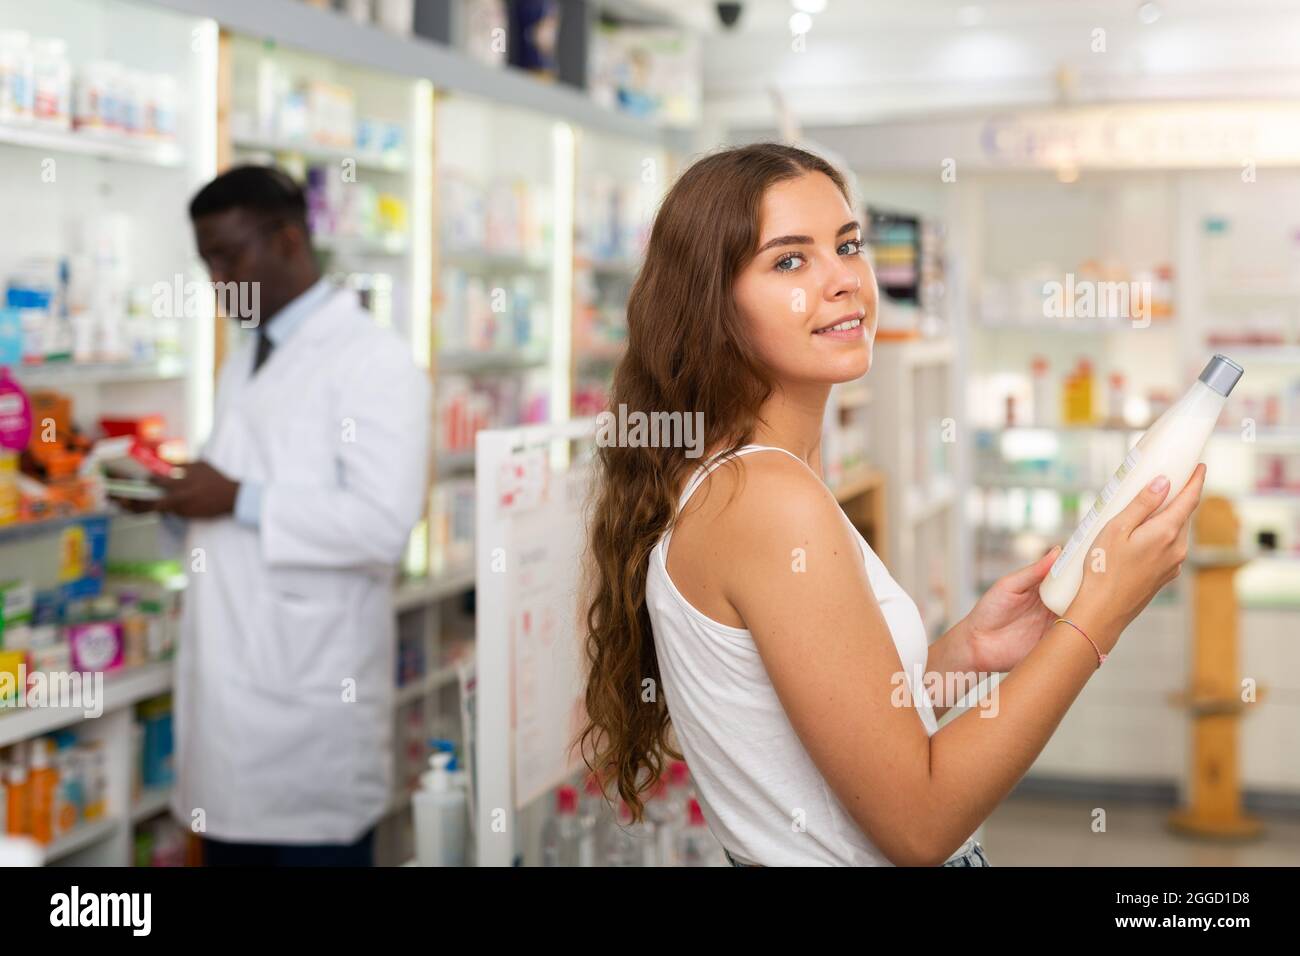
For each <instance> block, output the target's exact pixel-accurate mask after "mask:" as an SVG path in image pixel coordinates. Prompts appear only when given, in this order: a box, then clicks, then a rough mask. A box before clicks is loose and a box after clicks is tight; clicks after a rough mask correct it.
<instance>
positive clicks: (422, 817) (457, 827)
mask: <svg viewBox="0 0 1300 956" xmlns="http://www.w3.org/2000/svg"><path fill="white" fill-rule="evenodd" d="M452 759H453V758H452V755H451V754H450V753H447V752H445V751H444V752H442V753H436V754H433V755H432V756H431V757H430V758H429V766H430V769H429V770H428V772H426V773H424V774H423V775H421V777H420V789H419V790H417V791H416V792H415V794H414V795H413V796H412V797H411V805H412V808H413V815H414V817H415V861H416V863H417V864H418V865H419V866H464V865H465V845H466V838H467V835H468V830H469V818H468V815H467V803H466V797H465V789H464V788H463V787H461V786H458V785H457V783H456V781H455V780H454V779H453V776H454V775H453V774H452V773H451V772H450V769H449V768H450V765H451V761H452Z"/></svg>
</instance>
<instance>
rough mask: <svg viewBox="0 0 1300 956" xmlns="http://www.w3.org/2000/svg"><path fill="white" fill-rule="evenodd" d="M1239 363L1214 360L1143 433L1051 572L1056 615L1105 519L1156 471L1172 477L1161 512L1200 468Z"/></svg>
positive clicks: (1049, 599)
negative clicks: (1203, 451)
mask: <svg viewBox="0 0 1300 956" xmlns="http://www.w3.org/2000/svg"><path fill="white" fill-rule="evenodd" d="M1242 374H1243V372H1242V368H1241V366H1240V365H1238V364H1237V363H1236V362H1234V361H1232V359H1230V358H1228V357H1226V356H1224V355H1215V356H1214V358H1212V359H1210V362H1209V364H1208V365H1206V366H1205V370H1204V371H1202V372H1201V375H1200V378H1199V379H1197V381H1195V382H1193V383H1192V387H1191V388H1189V389H1188V390H1187V392H1186V393H1185V394H1184V395H1183V397H1182V398H1180V399H1179V400H1178V401H1177V402H1175V403H1174V404H1173V405H1171V406H1170V407H1169V408H1168V409H1167V410H1166V411H1165V412H1164V413H1163V414H1162V415H1161V416H1160V417H1159V418H1157V419H1156V420H1155V423H1154V424H1152V426H1151V427H1150V428H1148V429H1147V430H1146V432H1145V433H1144V434H1143V435H1142V437H1141V438H1140V439H1138V442H1137V444H1136V445H1134V446H1133V448H1132V450H1131V451H1130V452H1129V453H1128V455H1127V457H1125V459H1124V461H1123V463H1122V464H1121V465H1120V466H1119V469H1118V470H1117V471H1116V472H1115V474H1114V475H1113V476H1112V477H1111V479H1110V481H1108V482H1107V483H1106V487H1105V488H1103V489H1102V491H1101V494H1099V495H1098V496H1097V500H1096V502H1095V503H1094V504H1093V506H1092V509H1091V510H1090V511H1089V512H1088V514H1087V515H1086V516H1084V519H1083V520H1082V521H1081V522H1079V527H1078V528H1076V529H1075V532H1074V534H1073V535H1071V536H1070V540H1069V541H1068V542H1066V545H1065V547H1064V548H1063V549H1062V551H1061V554H1060V556H1059V557H1058V558H1057V559H1056V561H1055V563H1053V564H1052V569H1051V571H1049V572H1048V574H1047V577H1046V578H1044V579H1043V583H1042V584H1041V585H1040V586H1039V588H1038V593H1039V596H1040V597H1041V598H1042V599H1043V603H1044V604H1046V605H1047V606H1048V608H1050V609H1051V611H1052V613H1054V614H1064V613H1065V609H1066V608H1068V607H1069V606H1070V602H1071V601H1073V600H1074V596H1075V594H1077V593H1078V591H1079V586H1080V585H1081V584H1082V583H1083V568H1084V562H1085V561H1087V560H1088V559H1089V552H1090V549H1091V547H1092V542H1093V539H1095V538H1096V537H1097V534H1098V532H1100V531H1101V529H1102V528H1103V527H1105V525H1106V522H1108V521H1110V519H1111V518H1113V517H1115V515H1117V514H1118V513H1119V512H1121V511H1123V510H1124V508H1125V507H1126V506H1127V505H1128V503H1129V502H1130V501H1132V500H1133V498H1134V496H1135V495H1137V493H1138V492H1139V491H1141V490H1142V489H1143V488H1144V487H1146V485H1147V484H1148V483H1150V482H1151V480H1152V479H1154V478H1155V477H1156V476H1157V475H1164V476H1165V477H1166V478H1168V479H1169V492H1168V494H1167V495H1166V496H1165V500H1164V502H1163V503H1162V504H1161V506H1160V508H1158V509H1157V511H1161V510H1163V509H1164V508H1165V507H1167V506H1168V505H1169V502H1171V501H1173V500H1174V498H1175V497H1176V496H1177V494H1178V492H1180V491H1181V490H1182V488H1183V485H1185V484H1187V479H1188V478H1190V477H1191V476H1192V472H1193V471H1195V470H1196V463H1197V461H1199V459H1200V457H1201V451H1202V450H1203V449H1204V448H1205V443H1206V441H1208V440H1209V437H1210V433H1211V432H1212V431H1213V430H1214V425H1215V422H1217V421H1218V420H1219V413H1220V412H1222V411H1223V404H1224V401H1225V400H1226V399H1227V397H1228V395H1229V394H1230V393H1231V392H1232V389H1233V386H1235V385H1236V384H1237V381H1238V380H1239V379H1240V378H1241V376H1242Z"/></svg>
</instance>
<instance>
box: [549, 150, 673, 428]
mask: <svg viewBox="0 0 1300 956" xmlns="http://www.w3.org/2000/svg"><path fill="white" fill-rule="evenodd" d="M668 172H669V170H668V158H667V155H666V154H665V151H664V150H663V148H662V147H661V146H659V145H658V144H656V143H654V142H646V141H638V140H632V139H627V138H625V137H614V136H611V135H609V134H602V133H596V132H590V131H586V130H579V131H578V137H577V158H576V178H577V181H578V182H580V183H582V185H583V188H582V190H581V192H580V193H579V194H578V200H579V201H578V203H577V207H576V209H575V214H574V258H573V292H574V295H573V298H574V305H573V333H572V341H573V359H572V363H571V364H572V371H571V385H570V391H571V395H572V398H571V412H572V415H573V416H574V417H575V418H582V417H587V416H592V415H596V414H598V413H599V412H600V411H601V410H602V409H604V408H605V407H606V405H607V403H608V399H609V395H608V387H609V383H610V378H611V376H612V375H613V371H614V367H615V366H616V365H617V364H618V361H619V359H621V358H622V356H623V352H624V351H625V350H626V347H627V299H628V296H629V295H630V294H631V291H632V285H633V283H634V282H635V281H636V276H637V272H638V271H639V270H640V268H641V261H642V258H643V256H644V254H645V245H646V243H647V242H648V241H649V238H650V226H651V224H652V222H653V221H654V213H655V209H656V208H657V206H658V203H659V201H660V199H661V198H662V197H663V194H664V191H665V189H666V182H667V176H668Z"/></svg>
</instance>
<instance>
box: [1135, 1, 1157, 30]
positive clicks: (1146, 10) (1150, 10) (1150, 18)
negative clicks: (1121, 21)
mask: <svg viewBox="0 0 1300 956" xmlns="http://www.w3.org/2000/svg"><path fill="white" fill-rule="evenodd" d="M1161 12H1162V11H1161V10H1160V4H1158V3H1155V2H1154V0H1147V2H1146V3H1143V4H1140V5H1139V6H1138V19H1139V20H1141V21H1142V22H1143V23H1145V24H1147V25H1148V26H1149V25H1150V24H1152V23H1155V22H1156V21H1157V20H1159V19H1160V14H1161Z"/></svg>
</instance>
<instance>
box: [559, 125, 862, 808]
mask: <svg viewBox="0 0 1300 956" xmlns="http://www.w3.org/2000/svg"><path fill="white" fill-rule="evenodd" d="M811 172H819V173H824V174H825V175H826V176H828V177H829V178H830V179H831V181H832V182H834V183H835V185H836V186H837V187H838V188H839V190H840V192H841V193H842V194H843V195H844V197H845V199H846V201H848V202H849V203H850V205H852V199H851V198H850V195H849V190H848V187H847V186H846V184H845V181H844V179H843V177H842V176H841V175H840V174H839V172H838V171H836V169H835V168H834V167H833V166H832V165H831V164H830V163H828V162H826V160H824V159H822V158H821V157H819V156H816V155H814V154H812V153H809V152H807V151H805V150H801V149H797V148H795V147H792V146H785V145H781V144H777V143H760V144H756V145H752V146H741V147H736V148H732V149H725V150H721V151H718V152H715V153H712V154H710V155H707V156H705V157H704V158H702V159H700V160H698V161H697V162H695V163H694V164H693V165H691V166H690V167H689V168H688V169H686V170H685V172H683V173H682V175H681V176H680V177H679V178H678V180H677V182H676V183H675V184H674V185H673V186H672V188H671V189H670V190H669V191H668V194H667V195H666V196H665V197H664V200H663V203H662V204H661V205H660V207H659V211H658V213H657V215H656V216H655V221H654V226H653V228H652V230H651V232H650V241H649V244H648V245H647V247H646V255H645V263H644V265H643V266H642V268H641V271H640V274H639V275H638V276H637V280H636V282H635V284H634V285H633V287H632V292H631V295H630V297H629V298H628V306H627V325H628V344H627V351H626V353H625V354H624V356H623V358H622V360H621V361H620V362H619V364H618V367H617V368H616V370H615V372H614V381H613V387H612V389H611V391H610V400H609V408H610V410H611V411H615V412H616V411H617V410H618V409H619V408H620V406H622V407H625V408H626V410H627V413H628V414H630V413H632V412H635V411H640V412H644V413H645V414H646V415H647V416H648V415H650V414H652V413H663V412H668V413H674V412H676V413H681V414H682V415H683V416H685V415H691V414H694V413H696V412H703V423H704V444H703V447H704V449H706V450H708V449H717V450H719V451H720V452H722V453H723V455H724V461H726V462H728V463H730V462H732V461H734V460H735V459H734V456H733V455H732V454H731V453H732V452H734V450H735V449H737V448H739V447H740V446H742V445H744V444H746V443H747V442H749V441H750V440H751V439H752V437H753V435H754V430H755V425H756V424H757V422H758V412H759V408H760V407H761V405H762V403H763V402H764V400H766V399H767V397H768V396H769V395H770V394H771V393H772V390H773V387H774V381H773V379H772V376H771V372H770V370H769V369H767V368H766V367H765V366H764V364H763V363H762V362H761V361H760V359H759V356H758V354H757V351H756V349H755V347H754V346H753V344H752V342H751V339H750V336H749V334H748V331H747V328H746V324H745V322H744V320H743V317H742V316H741V315H740V314H739V311H738V309H737V307H736V304H735V300H734V298H733V295H732V288H733V286H734V284H735V281H736V277H737V276H738V275H739V274H740V273H741V271H742V270H743V269H744V268H745V266H746V265H748V264H749V262H750V261H751V260H752V259H753V257H754V255H755V254H756V252H757V249H758V242H759V234H760V228H761V222H760V216H761V212H762V200H763V195H764V193H765V192H766V190H767V189H768V187H769V186H771V185H773V184H774V183H778V182H782V181H785V180H790V179H797V178H798V177H800V176H802V175H804V174H806V173H811ZM686 451H687V449H684V448H671V447H647V446H640V447H623V446H620V445H619V444H618V443H610V444H604V445H602V446H600V447H599V448H598V449H597V453H596V464H597V468H596V476H595V482H596V485H595V494H594V499H593V505H592V508H591V510H590V513H589V517H588V529H589V534H590V539H589V541H588V549H587V554H586V556H585V560H586V571H585V573H586V584H585V588H586V589H585V592H584V593H585V594H586V595H587V597H586V598H585V599H584V601H585V602H589V603H586V620H587V634H586V666H587V683H586V694H585V703H586V713H587V719H586V723H585V726H584V727H583V729H582V732H581V734H580V735H579V737H578V741H577V744H578V746H579V747H580V751H581V754H582V756H583V759H584V760H585V761H586V763H587V766H588V767H589V768H590V769H591V770H593V771H594V772H595V773H596V775H597V777H598V779H599V780H600V781H601V784H602V786H603V789H604V790H605V792H606V794H607V795H608V796H610V797H611V798H612V796H613V794H612V793H610V790H611V789H612V790H614V791H616V792H617V794H618V795H619V796H620V797H621V798H622V800H623V801H624V802H626V803H627V805H628V807H629V808H630V809H631V811H632V818H633V819H634V820H639V819H640V818H641V814H642V810H643V800H642V798H641V794H642V793H644V792H646V791H647V790H648V789H650V788H651V787H653V786H654V785H655V784H656V783H657V781H658V780H659V778H660V776H661V775H662V774H663V771H664V766H665V762H666V759H667V758H673V759H681V754H680V753H679V752H678V751H677V750H676V748H675V746H674V744H673V741H672V740H671V729H672V722H671V719H670V717H669V714H668V707H667V704H666V702H665V701H664V697H663V692H662V682H661V679H660V674H659V661H658V659H657V657H656V655H655V644H654V635H653V633H652V631H651V626H650V618H649V614H648V611H647V608H646V599H645V597H646V572H647V569H648V561H649V558H650V554H651V551H652V549H653V548H654V546H655V544H656V543H657V542H658V540H659V538H660V536H661V535H662V534H663V533H664V532H665V531H666V530H667V529H668V528H669V527H670V525H672V524H673V523H675V521H676V505H677V496H678V494H679V493H680V492H681V490H682V488H683V486H684V485H685V482H686V479H687V476H688V473H689V472H691V471H693V470H694V469H695V468H696V467H698V466H699V464H700V463H701V459H697V458H688V457H687V455H686ZM648 682H650V683H648Z"/></svg>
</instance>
